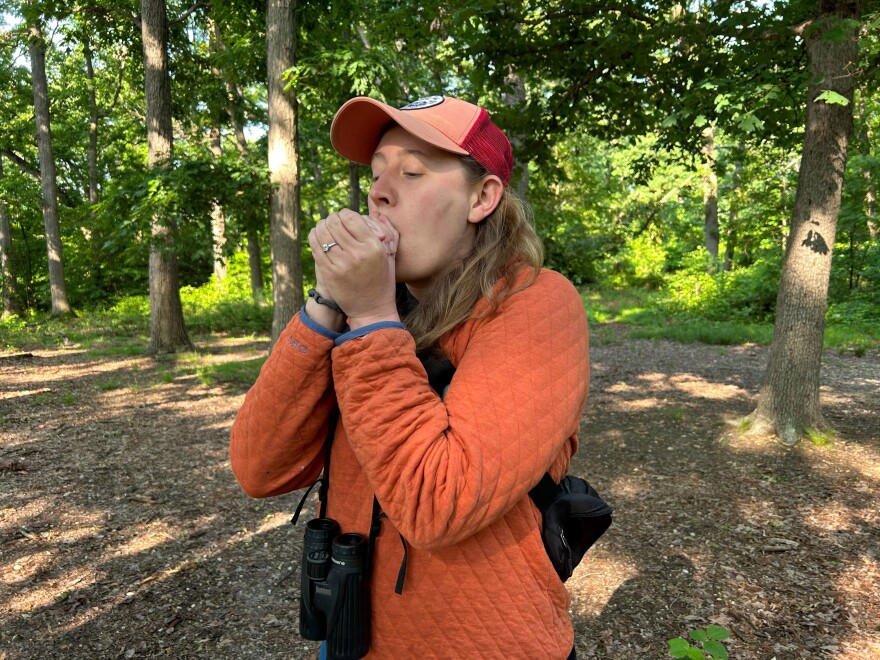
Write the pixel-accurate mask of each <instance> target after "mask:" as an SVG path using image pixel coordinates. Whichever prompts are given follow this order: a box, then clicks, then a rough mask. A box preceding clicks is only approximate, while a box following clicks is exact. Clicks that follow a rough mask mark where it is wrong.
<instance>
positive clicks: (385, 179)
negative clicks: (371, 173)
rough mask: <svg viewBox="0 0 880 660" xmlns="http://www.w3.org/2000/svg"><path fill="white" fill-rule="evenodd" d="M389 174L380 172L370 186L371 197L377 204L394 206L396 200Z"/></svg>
mask: <svg viewBox="0 0 880 660" xmlns="http://www.w3.org/2000/svg"><path fill="white" fill-rule="evenodd" d="M389 179H390V177H389V175H387V174H384V173H383V174H380V175H379V176H378V177H376V180H375V181H373V185H371V186H370V192H369V198H370V201H371V202H373V204H375V205H385V206H392V205H393V204H394V202H395V195H394V189H393V186H392V185H391V182H390V181H389Z"/></svg>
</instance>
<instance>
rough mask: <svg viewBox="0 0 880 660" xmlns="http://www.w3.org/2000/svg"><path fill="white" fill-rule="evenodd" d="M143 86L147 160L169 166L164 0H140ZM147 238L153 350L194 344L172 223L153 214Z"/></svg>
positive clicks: (187, 347)
mask: <svg viewBox="0 0 880 660" xmlns="http://www.w3.org/2000/svg"><path fill="white" fill-rule="evenodd" d="M141 35H142V37H143V49H144V91H145V96H146V102H147V149H148V152H147V162H148V164H149V165H150V167H154V168H156V167H167V166H168V164H169V162H170V160H171V154H172V147H173V141H172V140H173V138H172V124H171V80H170V78H169V76H168V41H167V40H168V16H167V13H166V7H165V0H141ZM151 233H152V239H153V240H152V241H151V243H150V346H149V350H150V352H151V353H175V352H176V351H178V350H190V349H192V348H193V345H192V342H191V341H190V338H189V335H188V334H187V332H186V326H185V325H184V322H183V306H182V304H181V302H180V284H179V276H178V266H177V254H176V253H175V246H174V236H175V224H174V222H173V220H172V219H170V218H165V219H163V218H161V217H159V215H158V214H156V215H154V216H153V219H152V227H151Z"/></svg>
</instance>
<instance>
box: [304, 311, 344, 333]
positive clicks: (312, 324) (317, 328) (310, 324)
mask: <svg viewBox="0 0 880 660" xmlns="http://www.w3.org/2000/svg"><path fill="white" fill-rule="evenodd" d="M299 318H300V320H301V321H302V322H303V325H304V326H306V327H307V328H308V329H309V330H313V331H314V332H317V333H318V334H319V335H321V336H322V337H326V338H327V339H333V340H335V339H337V338H338V337H339V336H340V335H341V334H342V333H341V332H335V331H334V330H331V329H330V328H326V327H324V326H323V325H321V324H320V323H318V322H317V321H315V320H314V319H312V317H310V316H309V315H308V313H307V312H306V306H305V305H303V306H302V309H300V310H299Z"/></svg>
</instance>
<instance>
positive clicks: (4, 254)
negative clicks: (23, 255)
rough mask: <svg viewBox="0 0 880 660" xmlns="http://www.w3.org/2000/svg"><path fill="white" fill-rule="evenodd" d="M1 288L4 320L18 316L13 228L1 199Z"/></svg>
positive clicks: (0, 178) (0, 171)
mask: <svg viewBox="0 0 880 660" xmlns="http://www.w3.org/2000/svg"><path fill="white" fill-rule="evenodd" d="M0 181H3V156H0ZM0 277H2V282H0V287H2V289H3V311H2V313H0V316H2V318H6V317H7V316H13V315H15V314H18V312H19V307H18V288H17V286H16V282H15V271H14V270H13V268H12V228H11V227H10V225H9V211H8V210H7V208H6V202H4V201H3V200H2V199H0Z"/></svg>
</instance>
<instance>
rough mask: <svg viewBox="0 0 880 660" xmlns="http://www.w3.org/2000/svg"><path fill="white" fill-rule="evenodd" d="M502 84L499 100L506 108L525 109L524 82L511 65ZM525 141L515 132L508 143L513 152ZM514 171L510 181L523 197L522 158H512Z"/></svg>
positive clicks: (526, 183)
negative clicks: (503, 90) (505, 89)
mask: <svg viewBox="0 0 880 660" xmlns="http://www.w3.org/2000/svg"><path fill="white" fill-rule="evenodd" d="M504 84H505V85H506V86H507V91H505V92H502V93H501V100H502V101H503V102H504V105H506V106H507V107H508V108H514V109H517V108H518V109H520V110H525V105H526V84H525V82H524V81H523V79H522V77H521V76H520V75H519V74H518V73H515V72H514V70H513V67H512V66H508V67H507V75H506V76H505V77H504ZM523 142H525V136H524V135H522V134H516V135H511V136H510V145H511V147H512V148H513V150H514V153H516V151H517V150H518V149H519V148H520V147H521V146H522V144H523ZM514 163H515V164H514V171H513V173H512V174H511V181H515V182H516V191H517V192H518V193H519V195H520V196H521V197H523V198H526V197H527V196H528V192H529V164H528V162H527V161H525V160H524V159H514Z"/></svg>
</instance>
